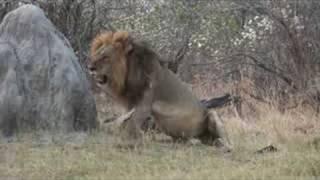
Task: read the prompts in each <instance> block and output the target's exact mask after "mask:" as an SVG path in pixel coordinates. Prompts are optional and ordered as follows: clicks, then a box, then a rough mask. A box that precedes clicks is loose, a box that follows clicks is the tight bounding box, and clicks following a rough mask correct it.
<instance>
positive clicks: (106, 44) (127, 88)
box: [91, 31, 224, 143]
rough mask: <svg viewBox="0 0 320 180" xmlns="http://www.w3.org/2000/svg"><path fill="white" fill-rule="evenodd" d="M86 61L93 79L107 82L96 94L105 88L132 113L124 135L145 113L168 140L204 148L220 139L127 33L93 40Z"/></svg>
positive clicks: (190, 98)
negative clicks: (192, 142)
mask: <svg viewBox="0 0 320 180" xmlns="http://www.w3.org/2000/svg"><path fill="white" fill-rule="evenodd" d="M101 52H102V53H101ZM91 59H92V60H91V63H93V65H94V66H95V67H96V69H97V70H96V72H97V74H98V76H102V77H103V76H108V79H109V81H108V82H106V83H104V84H103V85H102V86H101V87H102V89H103V88H105V89H107V88H109V87H110V88H111V90H112V92H113V94H114V95H115V96H116V97H117V98H118V99H120V100H121V101H123V102H125V103H124V104H126V106H127V108H128V109H132V108H135V109H136V111H135V112H134V114H133V119H134V120H135V121H134V120H129V122H132V123H131V125H130V126H129V129H130V130H131V129H135V128H136V127H137V126H136V124H137V123H138V124H139V125H138V127H139V126H140V124H141V121H143V120H144V119H145V118H147V116H148V115H149V114H148V113H151V115H152V116H153V117H154V118H155V121H156V123H157V126H159V127H160V129H161V130H162V131H163V132H165V133H167V134H168V135H170V136H172V137H174V138H192V137H195V138H199V139H200V140H202V141H203V142H204V143H207V142H208V141H207V140H210V141H211V140H214V139H221V138H224V137H223V136H224V134H223V133H220V132H223V130H220V128H223V127H220V126H219V123H217V121H216V120H215V117H213V116H210V114H208V110H207V109H206V108H204V107H203V106H202V105H201V104H200V102H199V100H198V99H197V98H196V97H195V96H194V95H193V94H192V93H191V92H190V91H189V90H188V88H187V87H185V86H184V85H183V83H182V82H181V81H180V80H179V79H178V78H177V77H176V76H175V75H174V74H173V73H172V72H170V71H169V70H168V69H166V68H165V67H162V66H161V65H160V57H159V56H158V55H157V54H156V53H154V52H153V51H152V50H150V49H149V48H148V47H146V46H145V45H144V44H140V43H137V42H135V41H133V40H132V39H131V38H130V36H129V33H128V32H124V31H120V32H114V33H112V32H106V33H102V34H100V35H98V36H97V37H96V38H95V39H94V40H93V42H92V45H91ZM209 118H210V119H209ZM134 131H137V129H135V130H134Z"/></svg>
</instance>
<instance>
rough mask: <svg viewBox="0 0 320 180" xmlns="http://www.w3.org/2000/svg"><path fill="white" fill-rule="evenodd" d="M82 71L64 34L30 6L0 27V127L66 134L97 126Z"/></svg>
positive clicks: (4, 130)
mask: <svg viewBox="0 0 320 180" xmlns="http://www.w3.org/2000/svg"><path fill="white" fill-rule="evenodd" d="M89 86H90V84H89V82H88V80H87V78H86V74H85V73H84V71H83V69H82V68H81V66H80V64H79V63H78V60H77V58H76V56H75V54H74V52H73V49H72V48H71V46H70V44H69V42H68V41H67V40H66V38H65V37H64V36H63V35H62V34H61V33H60V32H59V31H57V29H56V28H55V27H54V25H53V24H52V23H51V22H50V21H49V20H48V19H47V18H46V17H45V15H44V13H43V11H42V10H41V9H39V8H38V7H36V6H33V5H24V6H22V7H20V8H18V9H16V10H14V11H12V12H10V13H8V14H7V15H6V17H5V18H4V19H3V22H2V24H1V25H0V131H2V133H4V134H5V135H11V134H13V133H14V132H16V131H17V130H18V131H33V130H50V131H54V132H55V131H58V132H69V131H74V130H89V129H92V128H95V127H96V125H97V120H96V107H95V103H94V97H93V94H92V92H91V91H90V87H89Z"/></svg>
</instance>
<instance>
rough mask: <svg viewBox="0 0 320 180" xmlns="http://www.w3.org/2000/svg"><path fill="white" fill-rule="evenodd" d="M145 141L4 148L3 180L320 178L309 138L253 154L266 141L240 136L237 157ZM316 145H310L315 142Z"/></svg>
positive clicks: (110, 138) (109, 139) (23, 143)
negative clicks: (137, 143) (130, 144)
mask: <svg viewBox="0 0 320 180" xmlns="http://www.w3.org/2000/svg"><path fill="white" fill-rule="evenodd" d="M161 138H162V137H160V138H158V139H156V140H154V139H152V138H148V137H147V138H146V140H145V143H144V145H142V146H141V147H139V148H137V149H123V148H122V149H121V148H119V147H118V146H117V145H118V144H119V143H121V142H120V141H119V140H118V138H116V137H115V136H114V135H109V134H105V133H102V132H101V133H96V134H94V135H91V136H89V137H86V138H85V140H84V141H83V142H81V143H72V141H70V142H63V143H62V142H59V141H55V142H52V143H48V144H39V143H34V142H33V141H27V140H25V139H22V140H17V141H16V142H14V143H3V144H1V145H0V179H6V178H7V179H9V178H17V179H27V180H29V179H30V180H38V179H39V180H40V179H41V180H42V179H48V180H49V179H59V180H64V179H65V180H87V179H90V180H91V179H148V180H149V179H235V180H239V179H244V180H247V179H312V178H313V177H318V178H319V177H320V150H319V149H317V148H319V147H318V146H316V145H312V143H307V142H309V141H308V140H307V138H309V137H307V136H306V137H305V138H303V139H304V140H303V141H300V140H298V139H293V140H290V141H287V142H285V143H281V144H280V143H279V144H277V143H276V144H274V145H275V146H277V147H278V149H279V151H278V152H274V153H266V154H255V153H254V152H255V151H256V150H257V149H259V148H262V147H263V146H265V145H267V141H266V139H265V137H264V136H262V137H259V136H257V135H252V134H250V133H242V134H239V133H235V134H233V135H232V137H231V138H232V140H233V141H237V142H236V143H234V147H233V148H234V149H233V152H232V153H222V152H220V151H218V150H216V149H215V148H213V147H209V146H205V145H202V144H198V143H196V144H191V143H187V144H177V143H172V142H163V141H160V140H159V139H161ZM310 142H311V141H310Z"/></svg>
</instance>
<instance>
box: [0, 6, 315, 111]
mask: <svg viewBox="0 0 320 180" xmlns="http://www.w3.org/2000/svg"><path fill="white" fill-rule="evenodd" d="M27 3H32V4H36V5H38V6H40V7H41V8H42V9H44V11H45V13H46V14H47V16H48V17H49V18H50V19H51V20H52V21H53V23H54V24H55V25H56V26H57V28H58V29H59V30H60V31H62V32H63V33H64V34H65V36H66V37H67V38H68V39H69V40H70V41H71V44H72V45H73V48H74V50H75V52H76V54H77V56H78V57H79V60H80V62H81V63H82V64H83V65H85V61H86V60H87V58H88V49H89V45H90V40H91V39H92V38H93V37H94V36H95V35H96V34H97V33H98V32H100V31H104V30H113V31H114V30H127V31H130V32H131V33H133V34H134V35H135V36H136V37H137V38H142V39H144V40H146V41H147V42H149V44H150V45H151V46H152V47H153V48H154V49H155V50H156V51H157V52H159V53H160V54H161V56H162V57H163V59H164V61H165V62H166V64H167V66H168V67H169V68H170V69H171V70H173V71H174V72H176V73H178V74H179V75H180V77H181V78H182V79H183V80H184V81H186V82H189V83H193V84H196V83H203V82H206V83H208V84H219V85H221V87H220V89H222V90H220V91H218V90H217V89H212V90H211V91H212V94H213V95H215V92H226V91H231V93H232V94H234V95H235V96H240V97H241V99H242V101H239V102H238V104H237V110H238V111H239V114H240V115H241V114H242V111H243V110H242V109H243V107H244V104H245V103H248V102H249V101H247V100H248V99H254V100H255V101H259V102H262V103H265V104H269V105H274V106H277V107H278V108H279V109H280V110H281V111H286V110H288V109H292V108H299V107H307V108H312V109H313V110H315V112H317V113H319V111H320V61H319V55H320V53H319V52H320V51H319V48H320V34H319V29H320V21H319V17H320V2H319V1H317V0H308V1H292V0H279V1H271V0H256V1H247V0H225V1H221V0H201V1H198V0H196V1H194V0H177V1H164V0H10V1H8V0H1V1H0V19H2V18H3V17H4V15H5V14H6V13H7V12H8V11H10V10H12V9H14V8H16V7H18V6H20V5H22V4H27ZM215 87H216V86H215Z"/></svg>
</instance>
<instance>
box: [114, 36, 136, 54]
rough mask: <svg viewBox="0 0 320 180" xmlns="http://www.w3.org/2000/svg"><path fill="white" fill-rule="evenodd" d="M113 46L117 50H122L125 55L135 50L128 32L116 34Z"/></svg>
mask: <svg viewBox="0 0 320 180" xmlns="http://www.w3.org/2000/svg"><path fill="white" fill-rule="evenodd" d="M113 44H114V46H115V47H117V48H121V49H122V50H123V52H124V53H125V54H129V53H130V52H132V50H133V45H132V38H131V37H130V36H129V33H128V32H126V31H119V32H116V33H115V34H114V36H113Z"/></svg>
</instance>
